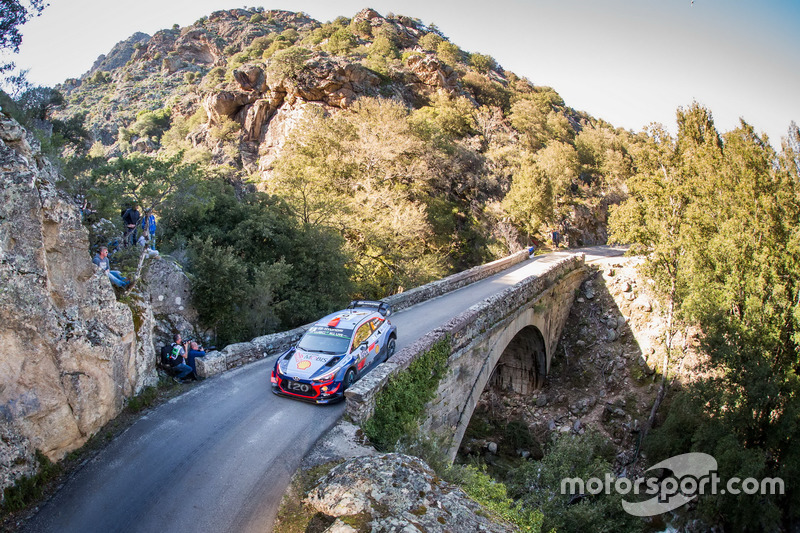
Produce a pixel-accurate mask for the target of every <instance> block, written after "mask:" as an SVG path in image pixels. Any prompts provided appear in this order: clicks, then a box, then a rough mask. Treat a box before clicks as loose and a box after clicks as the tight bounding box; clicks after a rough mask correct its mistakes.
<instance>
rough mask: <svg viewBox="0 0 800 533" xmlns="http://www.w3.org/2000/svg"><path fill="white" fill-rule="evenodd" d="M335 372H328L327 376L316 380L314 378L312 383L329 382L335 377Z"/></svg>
mask: <svg viewBox="0 0 800 533" xmlns="http://www.w3.org/2000/svg"><path fill="white" fill-rule="evenodd" d="M336 372H337V370H334V371H333V372H328V373H327V374H325V375H323V376H320V377H318V378H314V381H317V382H322V381H330V380H332V379H333V378H334V377H336Z"/></svg>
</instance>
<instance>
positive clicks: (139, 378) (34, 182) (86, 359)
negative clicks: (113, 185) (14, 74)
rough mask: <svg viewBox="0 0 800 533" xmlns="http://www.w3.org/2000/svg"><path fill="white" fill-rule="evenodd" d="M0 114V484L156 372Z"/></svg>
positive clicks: (39, 161)
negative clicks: (138, 347) (39, 451)
mask: <svg viewBox="0 0 800 533" xmlns="http://www.w3.org/2000/svg"><path fill="white" fill-rule="evenodd" d="M55 178H56V173H55V171H54V169H53V168H52V166H51V165H50V164H49V163H48V162H47V161H46V160H45V159H43V158H42V156H41V154H40V153H39V151H38V149H37V143H36V141H35V140H33V137H32V136H30V135H29V134H28V133H27V131H26V130H25V129H24V128H22V127H21V126H20V125H19V124H18V123H16V122H15V121H14V120H12V119H9V118H6V117H5V116H3V115H1V114H0V433H2V434H3V435H5V434H6V433H8V434H10V435H13V437H11V438H5V437H4V438H3V439H2V446H0V461H2V463H0V487H4V486H6V485H9V484H11V483H13V481H14V479H15V478H16V477H18V476H19V475H21V474H24V473H27V472H29V471H30V470H31V468H33V466H32V465H33V464H34V462H33V455H34V450H36V449H39V450H41V451H42V452H43V453H44V454H45V455H47V456H48V457H49V458H50V459H55V460H57V459H60V458H61V457H63V456H64V454H65V453H67V452H69V451H71V450H74V449H76V448H78V447H79V446H81V445H83V443H84V442H86V440H87V439H88V438H89V437H90V436H91V435H92V434H94V433H95V432H96V431H97V430H98V429H99V428H100V427H102V426H103V425H104V424H105V423H106V422H108V421H109V420H111V419H112V418H113V417H115V416H116V415H117V414H118V413H119V412H120V411H121V409H122V408H123V406H124V403H125V399H126V398H127V397H129V396H131V395H133V394H135V393H136V392H137V391H139V390H140V389H141V388H142V387H144V386H145V385H146V384H148V383H151V382H153V381H154V379H155V372H154V370H153V365H152V363H149V364H148V361H146V360H145V357H150V358H151V359H152V356H151V355H149V356H146V355H144V354H143V353H142V352H141V351H139V350H137V342H136V334H135V331H134V322H133V317H132V314H131V311H130V309H129V308H128V307H127V306H126V305H123V304H121V303H118V302H117V299H116V297H115V295H114V290H113V289H112V287H111V284H110V282H109V280H108V279H107V277H106V276H105V275H104V274H103V273H102V272H100V271H99V270H98V269H97V268H96V267H95V266H94V265H93V264H92V262H91V258H90V256H89V254H88V252H87V251H88V249H89V243H88V236H87V232H86V230H85V229H84V228H83V226H82V225H81V219H80V214H79V211H78V209H77V208H76V207H75V206H74V204H72V203H71V202H69V200H68V199H65V198H63V197H62V195H61V193H59V191H58V190H57V189H56V187H55Z"/></svg>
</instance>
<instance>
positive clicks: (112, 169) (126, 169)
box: [87, 154, 198, 291]
mask: <svg viewBox="0 0 800 533" xmlns="http://www.w3.org/2000/svg"><path fill="white" fill-rule="evenodd" d="M181 158H182V156H181V154H178V155H176V156H174V157H171V158H168V159H159V158H155V157H150V156H145V155H141V154H134V155H131V156H129V157H119V158H116V159H112V160H110V161H109V162H108V163H107V164H105V165H102V166H100V167H98V168H95V169H93V170H92V171H91V173H90V175H89V179H90V182H91V188H90V190H89V191H88V195H87V196H88V199H89V200H90V201H91V202H92V204H93V205H94V206H95V208H96V209H97V210H98V212H99V213H100V214H101V215H106V216H107V218H109V219H112V220H116V219H117V216H119V204H118V202H119V199H120V198H129V199H130V202H131V205H138V206H140V207H141V212H142V214H143V216H144V219H145V220H148V215H149V214H150V213H153V212H155V211H156V210H158V208H159V207H160V206H161V205H162V204H163V203H164V202H165V200H166V199H167V198H168V197H169V196H171V195H173V194H177V193H179V192H183V191H185V190H187V189H189V185H190V184H191V182H192V181H194V180H196V179H197V172H198V171H197V168H196V167H195V166H194V165H187V164H184V163H181ZM115 213H116V216H115ZM148 223H149V221H148ZM145 230H147V228H145ZM146 257H147V250H146V249H143V250H142V251H141V253H140V254H139V259H138V263H137V265H136V270H135V274H134V275H133V277H132V278H131V281H130V284H129V285H128V287H127V289H126V290H127V291H131V290H133V289H134V288H135V287H136V284H137V282H138V281H139V279H140V277H141V273H142V268H143V266H144V260H145V258H146Z"/></svg>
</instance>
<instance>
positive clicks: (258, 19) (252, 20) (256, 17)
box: [250, 13, 264, 24]
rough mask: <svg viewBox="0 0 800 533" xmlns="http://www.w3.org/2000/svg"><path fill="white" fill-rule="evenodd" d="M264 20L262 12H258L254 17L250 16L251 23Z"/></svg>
mask: <svg viewBox="0 0 800 533" xmlns="http://www.w3.org/2000/svg"><path fill="white" fill-rule="evenodd" d="M263 20H264V15H262V14H261V13H256V14H255V15H253V16H252V17H250V24H258V23H259V22H262V21H263Z"/></svg>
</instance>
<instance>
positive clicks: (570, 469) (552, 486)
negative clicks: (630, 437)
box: [507, 432, 644, 531]
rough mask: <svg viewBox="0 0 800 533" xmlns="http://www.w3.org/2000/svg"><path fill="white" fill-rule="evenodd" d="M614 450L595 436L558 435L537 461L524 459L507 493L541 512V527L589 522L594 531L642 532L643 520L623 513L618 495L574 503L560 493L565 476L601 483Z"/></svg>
mask: <svg viewBox="0 0 800 533" xmlns="http://www.w3.org/2000/svg"><path fill="white" fill-rule="evenodd" d="M613 460H614V447H613V445H612V444H611V443H610V442H609V441H607V440H606V439H605V438H604V437H603V436H602V435H600V434H599V433H593V432H587V433H585V434H583V435H575V436H573V435H561V436H559V437H557V438H556V440H555V441H554V442H553V444H552V445H551V446H550V448H549V449H548V450H547V453H546V454H545V456H544V458H542V460H541V461H529V462H526V463H523V465H522V466H521V467H520V468H519V469H517V470H516V471H515V472H514V473H513V474H512V478H511V480H509V481H508V483H507V486H508V491H509V493H510V495H511V496H512V497H516V498H519V502H520V503H522V504H523V505H524V506H525V507H526V508H528V509H540V510H541V511H542V513H544V523H543V529H544V530H545V531H549V530H551V529H553V528H555V529H556V530H557V531H580V530H581V529H583V528H585V527H586V524H592V530H594V531H641V530H642V529H643V526H644V522H643V521H641V520H640V519H638V518H636V517H634V516H631V515H629V514H627V513H625V512H622V505H621V499H622V496H621V495H620V494H617V493H616V492H612V494H604V493H600V494H598V495H595V496H590V497H587V498H584V499H582V500H580V501H578V502H575V501H573V498H572V495H570V494H562V493H561V481H562V480H563V479H566V478H575V477H577V478H580V479H583V480H587V479H590V478H593V477H597V478H600V479H604V478H605V475H606V474H609V473H611V472H612V468H611V465H612V462H613Z"/></svg>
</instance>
